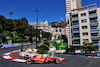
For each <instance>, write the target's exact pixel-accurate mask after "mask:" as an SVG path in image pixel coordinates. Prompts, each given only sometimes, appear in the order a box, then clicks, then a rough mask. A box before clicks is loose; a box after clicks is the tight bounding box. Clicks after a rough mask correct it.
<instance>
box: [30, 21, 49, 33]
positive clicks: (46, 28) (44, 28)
mask: <svg viewBox="0 0 100 67" xmlns="http://www.w3.org/2000/svg"><path fill="white" fill-rule="evenodd" d="M29 25H31V26H33V27H34V29H36V27H37V29H41V30H42V31H45V32H51V26H50V25H49V23H48V22H47V20H45V22H38V24H37V23H29Z"/></svg>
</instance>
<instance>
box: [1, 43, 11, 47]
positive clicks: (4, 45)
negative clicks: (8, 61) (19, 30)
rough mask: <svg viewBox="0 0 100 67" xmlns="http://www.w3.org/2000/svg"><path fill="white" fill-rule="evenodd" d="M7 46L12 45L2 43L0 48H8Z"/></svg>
mask: <svg viewBox="0 0 100 67" xmlns="http://www.w3.org/2000/svg"><path fill="white" fill-rule="evenodd" d="M9 47H13V44H12V43H11V44H2V48H9Z"/></svg>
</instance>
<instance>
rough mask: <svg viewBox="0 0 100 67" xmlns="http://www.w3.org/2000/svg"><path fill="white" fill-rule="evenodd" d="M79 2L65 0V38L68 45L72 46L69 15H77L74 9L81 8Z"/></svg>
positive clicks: (78, 0) (77, 0) (79, 0)
mask: <svg viewBox="0 0 100 67" xmlns="http://www.w3.org/2000/svg"><path fill="white" fill-rule="evenodd" d="M81 6H82V4H81V0H66V22H67V29H66V30H67V38H68V44H69V45H71V46H72V35H71V13H77V12H78V11H77V10H76V11H73V12H72V10H74V9H78V8H81Z"/></svg>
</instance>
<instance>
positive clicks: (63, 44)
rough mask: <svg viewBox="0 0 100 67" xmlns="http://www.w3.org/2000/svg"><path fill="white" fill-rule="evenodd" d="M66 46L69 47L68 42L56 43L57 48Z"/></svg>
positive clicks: (62, 48) (61, 48)
mask: <svg viewBox="0 0 100 67" xmlns="http://www.w3.org/2000/svg"><path fill="white" fill-rule="evenodd" d="M65 48H68V43H57V44H56V49H57V50H64V49H65Z"/></svg>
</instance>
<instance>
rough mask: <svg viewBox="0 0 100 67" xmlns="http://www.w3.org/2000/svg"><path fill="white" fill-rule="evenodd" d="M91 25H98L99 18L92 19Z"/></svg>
mask: <svg viewBox="0 0 100 67" xmlns="http://www.w3.org/2000/svg"><path fill="white" fill-rule="evenodd" d="M90 26H98V21H97V20H92V21H90Z"/></svg>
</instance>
